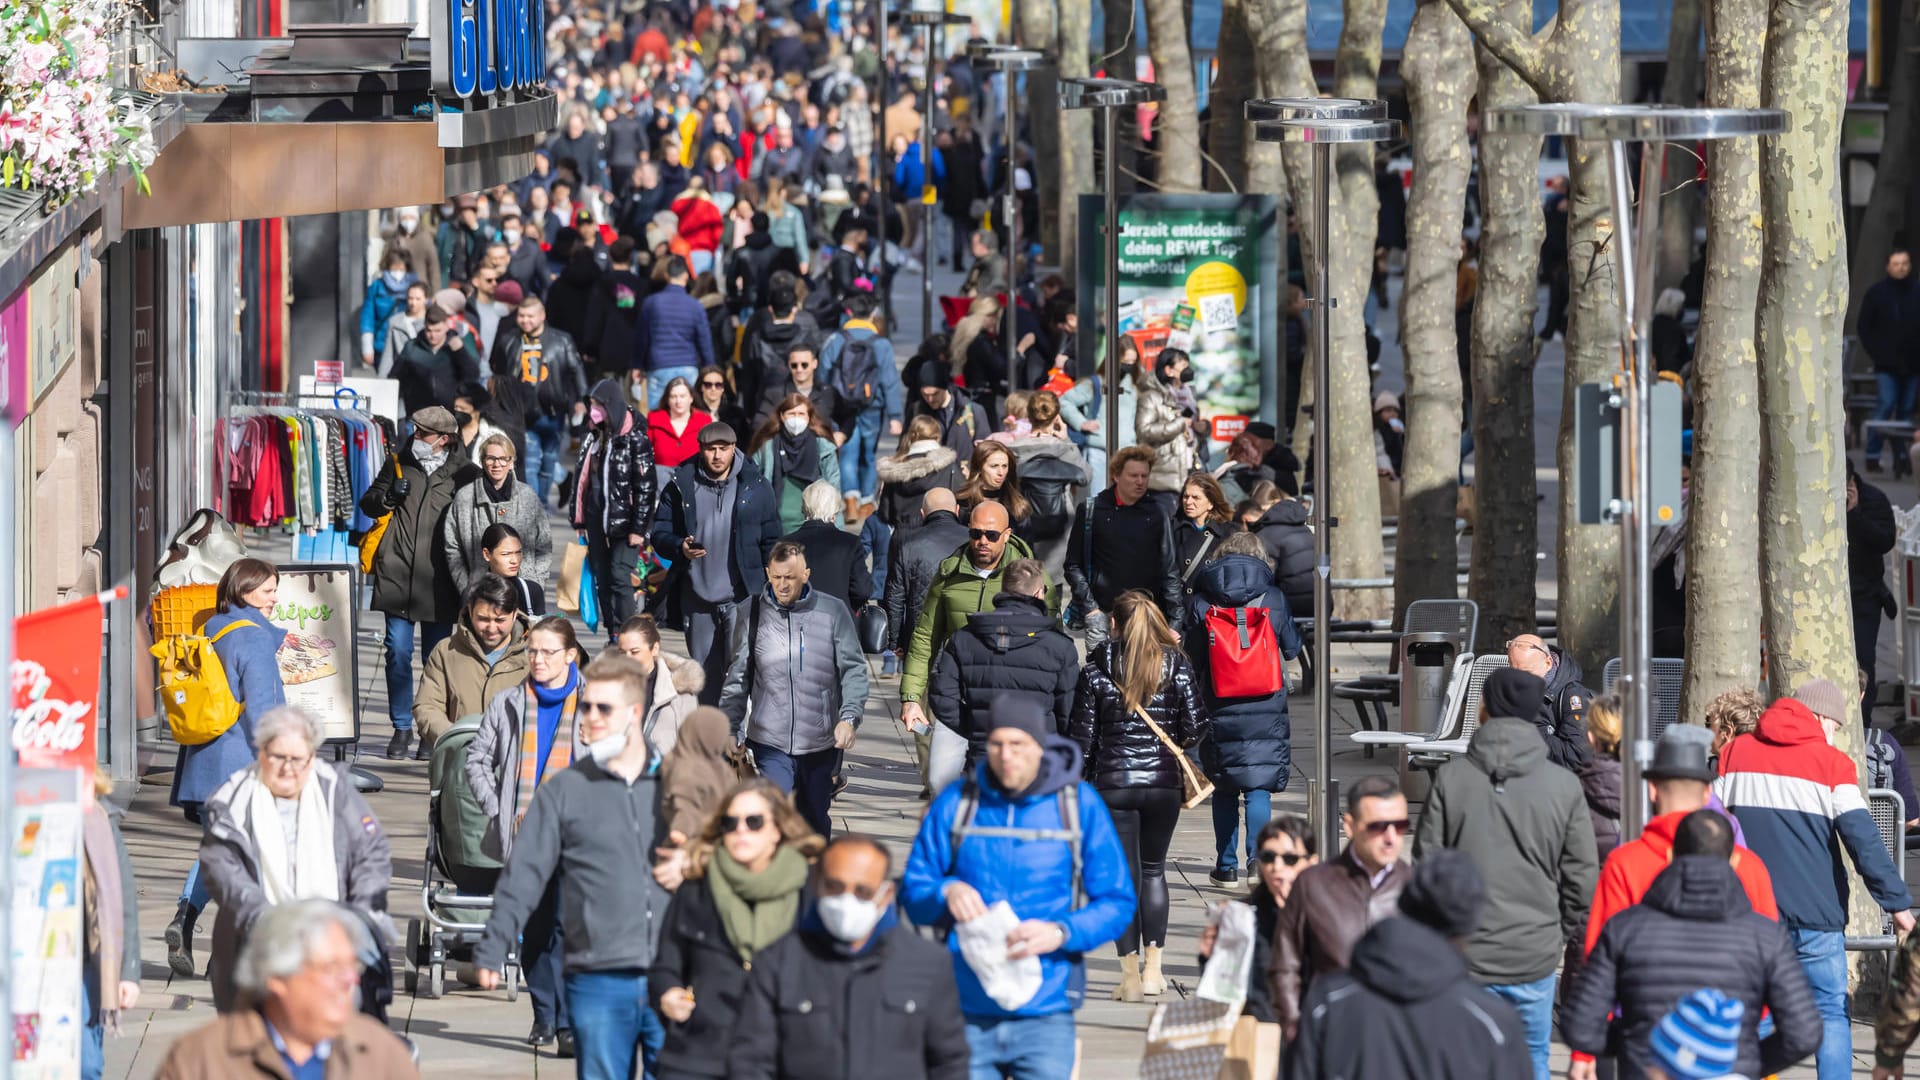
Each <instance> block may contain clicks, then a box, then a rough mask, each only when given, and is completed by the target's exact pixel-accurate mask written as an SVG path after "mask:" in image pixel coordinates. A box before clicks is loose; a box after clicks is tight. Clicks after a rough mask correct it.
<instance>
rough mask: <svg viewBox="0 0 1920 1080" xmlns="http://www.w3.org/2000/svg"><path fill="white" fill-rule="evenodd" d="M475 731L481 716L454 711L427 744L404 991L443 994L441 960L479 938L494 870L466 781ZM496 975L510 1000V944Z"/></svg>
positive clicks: (462, 954)
mask: <svg viewBox="0 0 1920 1080" xmlns="http://www.w3.org/2000/svg"><path fill="white" fill-rule="evenodd" d="M479 730H480V717H478V716H463V717H461V718H460V721H459V722H458V723H456V724H454V725H453V727H452V728H451V729H450V730H449V731H447V733H446V734H444V735H442V736H440V738H439V739H438V740H437V741H436V742H435V743H434V744H433V759H432V760H431V761H430V762H429V763H428V765H427V786H428V793H427V870H426V876H425V882H424V884H422V885H421V887H420V908H421V910H422V911H424V912H426V920H425V922H424V924H423V923H422V921H421V920H420V919H408V920H407V992H408V993H421V994H424V996H426V997H428V998H437V997H439V996H441V995H442V994H444V993H445V992H446V985H447V963H448V960H449V959H453V960H455V961H456V962H457V961H458V960H461V959H465V958H466V957H468V956H470V955H471V950H472V949H473V947H474V946H475V945H478V944H479V943H480V935H481V932H482V931H484V930H485V929H486V922H487V914H488V912H490V911H492V910H493V896H492V892H493V886H494V882H495V881H496V880H497V879H498V878H499V876H500V866H501V864H500V860H499V859H496V858H494V857H493V856H491V855H488V854H487V853H486V852H485V851H483V850H481V838H482V837H483V836H485V835H486V831H487V816H486V814H485V813H483V812H482V811H481V809H480V804H479V802H478V801H476V800H475V799H474V797H473V790H472V789H471V788H470V787H468V786H467V770H466V761H467V746H468V744H470V743H472V742H473V736H474V733H475V732H477V731H479ZM502 974H503V975H504V976H505V983H506V987H507V1000H508V1001H513V1000H515V999H516V998H518V997H519V996H520V950H519V948H518V945H517V944H516V945H515V946H513V947H511V948H509V949H508V951H507V962H506V970H505V971H504V972H502ZM422 982H424V983H425V984H426V985H425V986H424V988H423V987H422V986H421V985H420V984H421V983H422Z"/></svg>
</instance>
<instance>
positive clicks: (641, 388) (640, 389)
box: [627, 383, 647, 401]
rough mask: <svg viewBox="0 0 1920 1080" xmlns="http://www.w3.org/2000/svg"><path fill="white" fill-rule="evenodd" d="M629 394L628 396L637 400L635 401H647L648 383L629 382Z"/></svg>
mask: <svg viewBox="0 0 1920 1080" xmlns="http://www.w3.org/2000/svg"><path fill="white" fill-rule="evenodd" d="M627 396H628V397H630V398H632V399H633V400H635V401H645V400H647V387H646V384H645V383H629V384H627Z"/></svg>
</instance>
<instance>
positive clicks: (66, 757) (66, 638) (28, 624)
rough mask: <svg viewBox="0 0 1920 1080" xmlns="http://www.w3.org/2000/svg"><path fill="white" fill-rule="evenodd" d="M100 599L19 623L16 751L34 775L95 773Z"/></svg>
mask: <svg viewBox="0 0 1920 1080" xmlns="http://www.w3.org/2000/svg"><path fill="white" fill-rule="evenodd" d="M100 614H101V612H100V598H99V597H97V596H90V597H88V598H86V599H85V600H80V601H76V602H74V603H71V604H64V605H62V606H60V607H57V608H49V609H47V610H45V611H36V612H33V613H32V614H29V615H22V616H20V617H19V618H18V619H15V620H14V623H13V632H14V650H15V653H16V655H15V656H14V659H13V671H12V683H13V749H14V752H15V753H17V754H18V755H19V756H20V764H21V766H22V767H23V768H29V769H35V768H38V769H91V768H92V767H93V763H94V760H95V758H94V753H95V751H94V741H95V739H96V737H97V735H98V732H99V727H100V725H99V713H98V708H99V699H100Z"/></svg>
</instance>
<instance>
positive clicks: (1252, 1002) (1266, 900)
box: [1199, 814, 1320, 1024]
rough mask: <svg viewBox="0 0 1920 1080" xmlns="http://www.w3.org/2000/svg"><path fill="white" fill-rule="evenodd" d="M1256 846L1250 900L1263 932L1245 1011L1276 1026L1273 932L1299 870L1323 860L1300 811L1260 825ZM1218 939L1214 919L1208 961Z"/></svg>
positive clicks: (1206, 942)
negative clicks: (1271, 982) (1270, 969)
mask: <svg viewBox="0 0 1920 1080" xmlns="http://www.w3.org/2000/svg"><path fill="white" fill-rule="evenodd" d="M1254 850H1255V851H1257V852H1258V853H1259V854H1258V860H1259V862H1258V866H1257V869H1256V871H1255V872H1256V873H1257V874H1258V875H1259V878H1260V880H1258V881H1257V882H1255V883H1254V886H1253V889H1252V891H1250V892H1249V893H1247V898H1246V902H1247V903H1249V904H1252V905H1253V918H1254V927H1255V929H1256V930H1257V931H1258V932H1257V933H1255V934H1254V937H1253V963H1252V964H1251V965H1249V966H1248V968H1247V1005H1246V1010H1245V1011H1246V1014H1247V1015H1248V1016H1251V1017H1253V1018H1254V1019H1255V1020H1258V1021H1260V1022H1261V1023H1263V1024H1272V1023H1277V1022H1278V1021H1279V1017H1277V1016H1275V1015H1274V1013H1273V991H1272V990H1271V989H1270V988H1269V986H1268V983H1267V960H1268V957H1269V954H1270V952H1271V950H1272V948H1273V930H1274V927H1275V926H1276V925H1277V924H1278V923H1279V921H1280V909H1281V908H1283V907H1286V906H1287V895H1288V894H1289V893H1291V892H1292V891H1293V879H1294V878H1297V877H1299V876H1300V871H1302V870H1305V869H1306V868H1307V867H1309V866H1312V865H1313V864H1314V863H1317V862H1319V861H1320V857H1319V856H1318V855H1316V854H1315V853H1314V850H1313V829H1312V828H1311V827H1310V826H1308V824H1307V819H1306V818H1303V817H1301V816H1299V815H1298V814H1281V815H1280V816H1279V817H1276V818H1273V819H1271V820H1270V821H1268V822H1267V823H1266V824H1265V825H1263V826H1261V828H1260V836H1259V838H1258V840H1257V841H1256V846H1255V849H1254ZM1219 937H1220V927H1219V924H1218V923H1213V922H1209V923H1208V924H1207V928H1206V929H1205V930H1202V931H1201V932H1200V950H1199V951H1200V962H1201V963H1202V964H1203V965H1204V964H1205V963H1206V962H1207V960H1208V959H1210V958H1211V957H1212V956H1213V946H1214V943H1215V942H1216V941H1217V940H1219Z"/></svg>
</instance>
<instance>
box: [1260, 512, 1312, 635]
mask: <svg viewBox="0 0 1920 1080" xmlns="http://www.w3.org/2000/svg"><path fill="white" fill-rule="evenodd" d="M1253 533H1254V535H1256V536H1258V537H1259V538H1260V544H1261V546H1263V547H1265V548H1266V549H1267V554H1268V555H1271V556H1273V583H1274V584H1275V585H1277V586H1279V587H1280V591H1281V592H1283V593H1285V594H1286V595H1287V606H1288V607H1290V608H1292V609H1293V613H1294V615H1295V616H1297V617H1300V618H1307V617H1309V616H1311V615H1312V614H1313V530H1312V529H1309V528H1307V504H1305V503H1302V502H1296V501H1294V500H1292V499H1283V500H1281V501H1280V502H1277V503H1274V504H1273V505H1272V506H1269V507H1268V508H1267V512H1266V514H1265V515H1263V516H1262V517H1261V518H1260V520H1259V521H1256V522H1254V523H1253Z"/></svg>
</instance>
